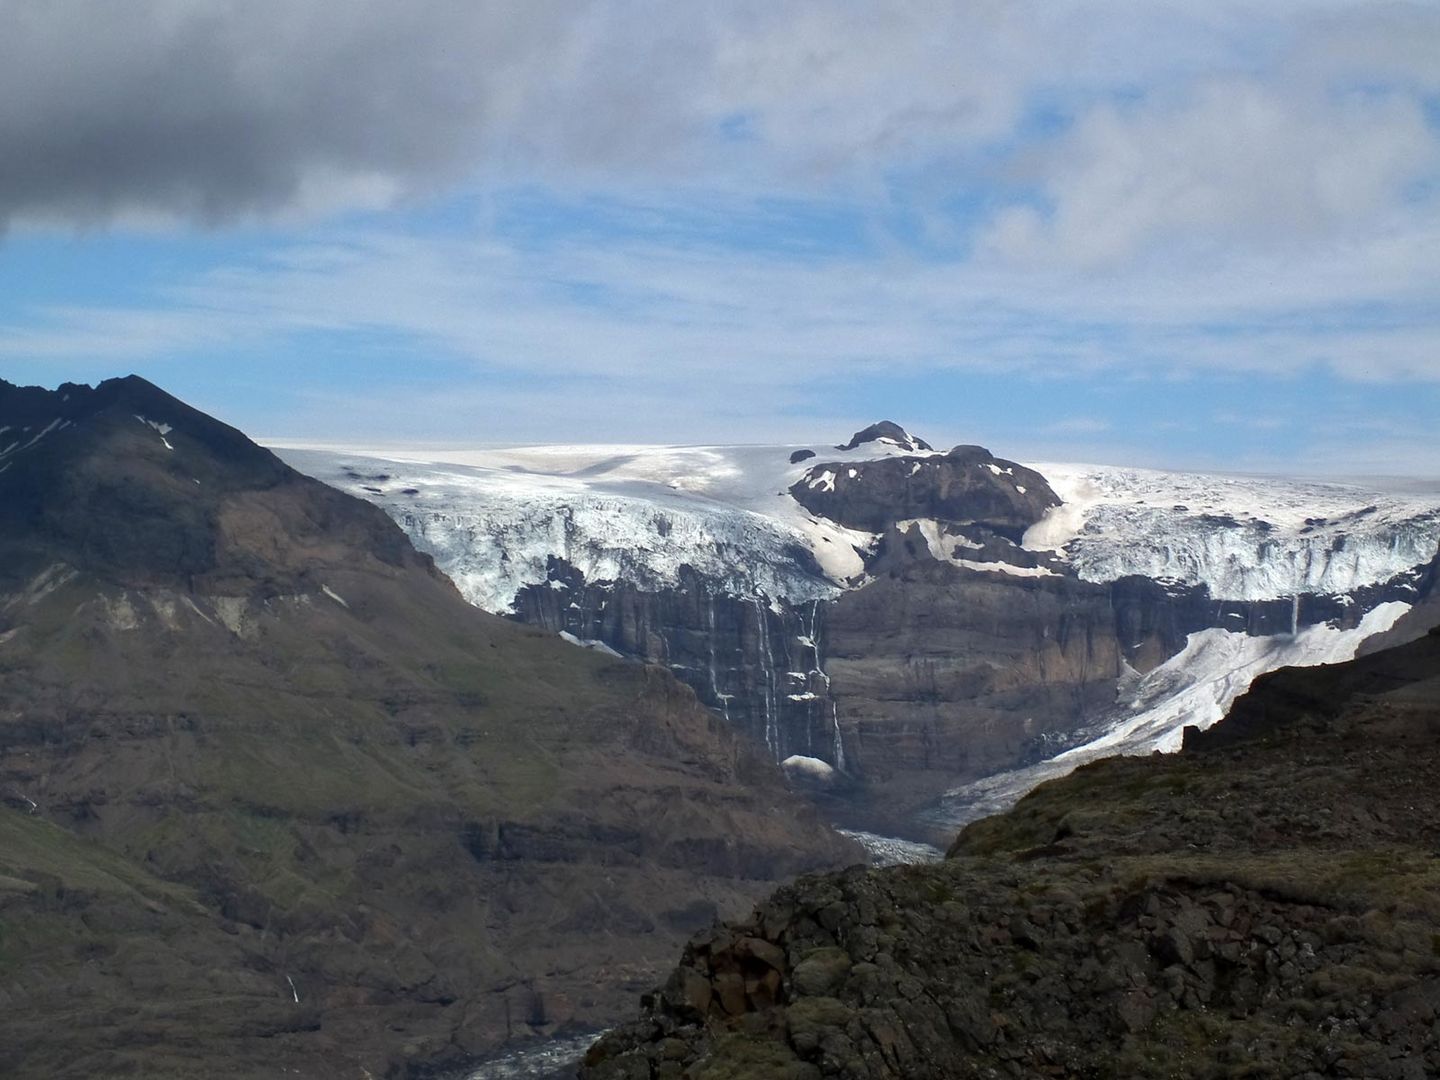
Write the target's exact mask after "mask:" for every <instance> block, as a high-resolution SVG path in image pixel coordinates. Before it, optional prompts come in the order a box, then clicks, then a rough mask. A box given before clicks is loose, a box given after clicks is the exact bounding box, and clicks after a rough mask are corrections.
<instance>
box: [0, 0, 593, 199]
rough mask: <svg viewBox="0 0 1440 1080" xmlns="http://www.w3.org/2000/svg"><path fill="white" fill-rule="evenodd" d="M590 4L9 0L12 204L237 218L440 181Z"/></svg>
mask: <svg viewBox="0 0 1440 1080" xmlns="http://www.w3.org/2000/svg"><path fill="white" fill-rule="evenodd" d="M582 16H583V11H582V9H581V8H579V7H576V6H574V5H570V4H561V3H549V2H546V0H538V2H537V0H526V3H524V4H516V5H509V4H470V3H442V2H432V0H409V2H406V3H403V4H400V3H376V2H373V0H372V2H365V0H353V2H352V0H345V2H333V0H321V2H313V0H244V2H227V0H201V2H191V0H126V2H125V3H116V4H110V3H101V4H97V3H93V2H90V0H46V2H44V3H32V2H30V0H14V2H10V0H0V26H3V27H4V30H3V33H0V221H4V220H7V219H13V218H16V217H30V216H34V217H40V218H45V217H54V218H59V219H62V220H68V221H78V222H85V221H99V220H105V219H109V218H112V217H114V216H116V215H121V214H140V215H144V214H158V215H162V216H166V217H175V216H178V217H182V218H189V219H200V220H209V221H221V220H226V219H230V218H234V217H236V216H244V215H250V214H256V213H264V212H269V211H275V210H282V209H288V208H293V207H297V206H299V207H302V208H303V207H305V206H306V205H316V206H324V205H326V204H329V203H341V204H343V203H347V202H354V201H360V202H364V201H367V200H369V199H375V198H380V199H383V198H385V197H386V196H387V195H394V194H404V193H406V192H409V191H414V190H425V189H426V188H429V187H432V186H434V185H436V184H442V183H444V182H446V181H448V180H451V179H453V178H454V177H456V176H457V175H459V174H461V173H462V172H463V171H464V170H465V169H467V168H468V167H470V166H472V165H473V163H474V162H475V160H476V159H477V157H479V156H480V155H482V154H483V153H484V152H485V150H486V146H487V142H490V143H493V142H494V140H495V139H496V138H497V132H499V133H503V131H504V129H505V128H506V127H507V126H508V124H509V120H510V117H512V116H513V115H514V114H515V112H516V111H517V109H519V108H521V107H522V105H524V104H525V103H524V102H521V101H519V100H517V98H522V97H527V96H533V94H534V93H535V90H536V86H535V81H534V77H535V74H536V73H537V72H543V71H544V70H545V68H546V66H547V64H549V63H551V62H556V63H562V64H563V63H564V57H565V54H566V53H567V50H569V49H571V48H572V44H571V36H572V29H573V28H574V27H575V26H576V25H577V22H578V21H579V19H580V18H581V17H582ZM517 68H518V69H519V75H518V76H517V71H516V69H517ZM507 114H508V115H507Z"/></svg>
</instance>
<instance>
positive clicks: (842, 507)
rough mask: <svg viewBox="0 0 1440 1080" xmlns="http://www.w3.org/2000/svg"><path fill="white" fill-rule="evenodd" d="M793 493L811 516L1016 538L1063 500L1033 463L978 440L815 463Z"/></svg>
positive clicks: (859, 525)
mask: <svg viewBox="0 0 1440 1080" xmlns="http://www.w3.org/2000/svg"><path fill="white" fill-rule="evenodd" d="M790 494H791V496H792V497H793V498H794V499H795V501H796V502H798V503H799V504H800V505H801V506H803V507H805V509H807V510H809V511H810V512H811V513H813V514H818V515H820V516H821V517H827V518H829V519H830V520H831V521H837V522H839V523H840V524H841V525H845V526H848V527H849V528H852V529H862V530H864V531H866V532H882V531H884V530H885V529H887V528H889V527H890V526H891V525H892V524H893V523H895V522H897V521H903V520H906V519H910V518H933V519H936V520H939V521H946V522H954V523H956V524H959V525H978V526H981V527H983V528H985V529H988V530H990V531H991V532H993V533H995V534H996V535H999V536H1003V537H1006V538H1008V539H1010V540H1012V541H1014V542H1015V543H1019V542H1020V539H1021V537H1022V536H1024V534H1025V530H1026V529H1028V528H1029V527H1030V526H1031V525H1034V524H1035V523H1036V522H1037V521H1039V520H1040V519H1041V518H1042V517H1043V516H1044V515H1045V511H1047V510H1049V509H1050V508H1051V507H1055V506H1059V505H1060V500H1059V498H1058V497H1056V495H1055V493H1054V492H1053V491H1051V490H1050V485H1049V484H1048V483H1047V482H1046V480H1045V478H1044V477H1043V476H1041V475H1040V474H1039V473H1037V472H1035V470H1033V469H1027V468H1025V466H1023V465H1017V464H1016V463H1015V462H1013V461H1005V460H1003V459H1001V458H997V457H995V456H994V455H993V454H991V453H990V451H988V450H986V449H985V448H984V447H980V446H957V447H955V448H954V449H953V450H951V451H950V452H949V453H948V454H945V455H944V456H943V457H937V456H928V457H885V458H879V459H877V460H874V461H856V462H848V463H844V462H826V463H821V464H817V465H812V466H811V467H810V469H809V470H808V471H807V472H806V473H805V475H804V476H802V477H801V478H800V479H799V480H798V481H797V482H796V483H795V484H793V485H792V486H791V488H790Z"/></svg>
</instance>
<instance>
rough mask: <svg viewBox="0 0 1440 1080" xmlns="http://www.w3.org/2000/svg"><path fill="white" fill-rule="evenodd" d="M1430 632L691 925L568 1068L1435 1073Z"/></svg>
mask: <svg viewBox="0 0 1440 1080" xmlns="http://www.w3.org/2000/svg"><path fill="white" fill-rule="evenodd" d="M1437 735H1440V631H1432V632H1431V633H1430V634H1429V635H1428V636H1425V637H1422V638H1420V639H1417V640H1415V641H1413V642H1411V643H1409V644H1406V645H1401V646H1397V647H1395V648H1392V649H1389V650H1385V651H1382V652H1379V653H1376V654H1373V655H1369V656H1365V657H1362V658H1360V659H1357V660H1354V661H1350V662H1347V663H1342V664H1336V665H1332V666H1328V667H1314V668H1305V669H1284V670H1281V671H1277V672H1274V673H1272V674H1268V675H1264V676H1262V677H1261V678H1259V679H1258V680H1257V681H1256V682H1255V684H1254V686H1253V687H1252V688H1251V689H1250V691H1249V692H1248V693H1246V694H1245V695H1244V696H1243V697H1241V698H1240V699H1239V700H1238V701H1237V702H1236V703H1235V705H1234V707H1233V708H1232V709H1231V711H1230V713H1229V716H1228V717H1227V718H1226V719H1225V720H1224V721H1223V722H1222V723H1219V724H1217V725H1215V726H1214V727H1212V728H1210V729H1209V730H1208V731H1206V732H1204V733H1201V732H1198V731H1195V732H1192V733H1190V734H1188V735H1187V737H1186V740H1185V746H1184V749H1183V750H1182V751H1181V752H1180V753H1177V754H1174V755H1154V756H1152V757H1149V758H1135V757H1128V758H1112V759H1109V760H1105V761H1100V762H1097V763H1094V764H1090V765H1087V766H1085V767H1084V768H1081V769H1079V770H1078V771H1076V772H1075V773H1073V774H1072V775H1070V776H1069V777H1067V778H1065V779H1061V780H1057V781H1055V782H1053V783H1050V784H1046V785H1044V786H1043V787H1041V788H1039V789H1037V790H1036V791H1034V792H1033V793H1032V794H1030V795H1029V796H1028V797H1026V798H1025V799H1023V800H1022V801H1021V802H1020V803H1019V804H1018V805H1017V806H1016V807H1015V808H1014V809H1013V810H1012V811H1010V812H1009V813H1006V814H1003V815H1000V816H998V817H992V818H988V819H986V820H983V821H979V822H976V823H974V824H972V825H970V826H968V827H967V828H966V829H965V831H964V832H963V833H962V834H961V835H960V837H959V839H958V840H957V841H956V842H955V844H954V846H953V848H952V849H951V851H950V854H949V857H948V858H947V859H946V860H945V862H943V863H941V864H935V865H929V866H909V867H897V868H892V869H889V870H865V869H862V868H855V869H853V870H849V871H845V872H843V873H839V874H829V875H820V876H814V877H808V878H804V879H801V880H800V881H799V882H796V883H795V884H794V885H792V886H787V887H785V888H782V889H781V890H779V891H778V892H776V893H775V894H774V895H773V896H772V897H770V898H769V899H768V900H766V901H765V902H764V903H763V904H761V905H760V906H759V907H758V908H757V909H756V911H755V912H754V914H753V915H752V916H751V917H750V918H748V919H746V920H743V921H741V922H737V923H731V924H728V925H725V926H721V927H717V928H714V929H712V930H709V931H706V932H704V933H702V934H700V935H697V937H695V938H694V939H693V940H692V941H691V943H690V944H689V945H688V946H687V948H686V949H685V952H684V955H683V958H682V960H681V962H680V965H679V966H678V967H677V968H676V969H675V971H674V972H673V973H672V974H671V975H670V977H669V978H668V979H667V980H666V981H665V982H664V984H663V986H662V987H661V988H660V989H658V990H656V991H655V992H653V993H652V994H651V995H649V996H647V997H646V998H645V1002H644V1005H643V1010H642V1017H641V1019H640V1020H639V1021H638V1022H636V1023H634V1024H632V1025H629V1026H627V1027H625V1028H622V1029H620V1030H618V1031H616V1032H612V1033H610V1034H609V1035H607V1036H606V1037H605V1038H604V1039H602V1040H601V1041H600V1042H599V1043H597V1044H596V1045H595V1046H594V1047H593V1048H592V1049H591V1050H590V1052H589V1054H588V1057H587V1059H586V1068H585V1069H583V1070H582V1075H583V1076H584V1077H586V1078H587V1080H619V1078H624V1080H650V1078H660V1077H668V1076H680V1075H684V1076H687V1077H692V1078H694V1080H720V1078H722V1077H723V1078H727V1080H744V1078H750V1077H753V1078H757V1080H758V1078H761V1077H764V1078H771V1077H777V1078H778V1077H787V1078H790V1080H817V1078H819V1077H821V1076H844V1077H855V1078H867V1080H869V1078H874V1080H879V1078H892V1077H893V1078H897V1080H898V1078H906V1080H925V1078H935V1080H940V1078H944V1080H961V1078H967V1077H974V1078H977V1080H978V1078H981V1077H999V1076H1016V1077H1020V1076H1024V1077H1031V1076H1069V1077H1119V1076H1123V1077H1134V1078H1137V1080H1144V1078H1156V1080H1159V1078H1162V1077H1163V1078H1171V1077H1195V1078H1214V1080H1219V1078H1222V1077H1237V1076H1257V1077H1258V1076H1276V1077H1306V1078H1311V1077H1367V1078H1375V1080H1412V1078H1413V1080H1421V1078H1424V1077H1430V1076H1436V1075H1440V1022H1437V1018H1440V943H1437V939H1436V934H1435V929H1436V927H1437V926H1440V860H1437V858H1436V853H1437V852H1440V824H1437V823H1440V794H1437V793H1440V739H1437Z"/></svg>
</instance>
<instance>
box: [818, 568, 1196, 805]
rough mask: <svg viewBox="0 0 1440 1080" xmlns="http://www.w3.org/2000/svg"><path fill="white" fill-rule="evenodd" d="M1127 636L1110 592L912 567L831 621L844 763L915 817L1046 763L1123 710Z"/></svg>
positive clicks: (877, 799) (852, 600)
mask: <svg viewBox="0 0 1440 1080" xmlns="http://www.w3.org/2000/svg"><path fill="white" fill-rule="evenodd" d="M1119 630H1120V627H1119V625H1118V620H1117V618H1116V613H1115V609H1114V607H1113V605H1112V599H1111V590H1110V588H1109V587H1107V586H1099V585H1091V584H1088V583H1086V582H1082V581H1078V580H1076V579H1074V578H1061V577H1055V578H1018V577H1011V576H1009V575H1006V574H1003V573H997V572H985V571H972V570H964V569H958V568H956V567H953V566H947V565H943V564H941V563H937V562H935V561H934V560H932V559H929V558H923V559H917V560H914V561H912V562H910V563H909V564H908V565H907V566H906V568H905V570H904V571H903V573H899V574H897V575H896V576H893V577H892V576H886V577H882V578H879V579H877V580H875V581H873V582H871V583H870V584H869V585H867V586H866V587H865V588H863V589H858V590H856V591H855V592H852V593H847V594H845V595H843V596H841V597H840V598H839V600H837V601H836V602H835V603H834V604H833V605H831V608H830V611H829V615H828V619H827V623H826V631H827V647H828V656H827V662H826V670H827V672H828V673H829V675H830V679H831V684H830V690H831V693H832V694H833V696H834V700H835V704H836V708H837V710H838V713H839V715H840V717H841V718H842V721H841V722H842V726H843V730H844V735H845V739H846V743H845V745H846V748H847V752H848V763H849V765H850V767H851V768H852V769H855V770H857V771H859V772H861V773H862V774H863V775H864V776H865V778H866V781H867V786H868V787H869V788H871V789H872V790H873V791H874V792H875V794H874V795H873V798H872V800H871V801H872V802H873V803H874V804H877V805H894V804H895V803H896V800H898V801H899V806H900V807H914V806H916V805H918V803H919V802H921V801H923V800H925V799H926V798H927V797H932V796H933V795H934V794H936V793H937V792H938V791H939V790H943V788H944V787H945V786H946V785H950V786H953V785H954V784H955V783H956V777H979V776H984V775H987V774H989V773H991V772H996V771H998V770H1001V769H1004V768H1008V767H1012V766H1013V765H1014V764H1015V763H1017V762H1022V761H1027V760H1035V759H1038V758H1039V757H1040V756H1043V755H1045V754H1046V752H1047V748H1053V747H1054V746H1055V745H1057V744H1058V740H1060V739H1063V738H1064V736H1065V735H1066V734H1067V733H1069V732H1070V731H1072V730H1074V729H1076V728H1078V727H1080V726H1083V725H1084V724H1086V723H1087V722H1093V721H1094V720H1095V719H1096V718H1097V717H1099V716H1100V715H1103V713H1104V712H1105V711H1106V710H1107V709H1109V708H1111V707H1113V704H1114V701H1115V685H1116V680H1117V679H1118V677H1119V676H1120V674H1121V669H1122V664H1123V662H1124V660H1125V657H1126V652H1125V650H1124V649H1123V648H1122V646H1121V642H1120V641H1119V638H1118V633H1119ZM1182 640H1183V636H1182Z"/></svg>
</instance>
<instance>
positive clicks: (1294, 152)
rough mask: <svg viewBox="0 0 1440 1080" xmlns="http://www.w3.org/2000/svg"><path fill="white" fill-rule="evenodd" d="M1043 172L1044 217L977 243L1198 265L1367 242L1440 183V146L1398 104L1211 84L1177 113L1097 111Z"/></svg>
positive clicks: (1000, 249)
mask: <svg viewBox="0 0 1440 1080" xmlns="http://www.w3.org/2000/svg"><path fill="white" fill-rule="evenodd" d="M1041 168H1042V170H1043V173H1044V175H1043V179H1042V180H1041V186H1042V190H1043V192H1044V193H1045V197H1046V202H1047V203H1048V204H1049V205H1048V207H1047V209H1045V210H1043V211H1042V210H1037V209H1036V208H1034V207H1033V206H1028V205H1027V206H1016V207H1011V208H1009V209H1007V210H1005V211H1004V212H1003V213H1001V214H1000V215H999V217H998V218H997V220H996V222H995V223H994V225H993V226H992V228H991V230H990V232H989V235H988V237H987V238H986V245H987V246H988V247H989V248H990V249H991V250H993V251H994V252H995V253H997V254H998V255H999V256H1001V257H1002V258H1005V259H1009V260H1015V261H1020V262H1025V263H1031V264H1034V263H1048V262H1053V261H1055V260H1060V261H1063V262H1065V263H1068V264H1070V265H1075V266H1079V267H1087V268H1088V267H1096V266H1108V265H1114V264H1117V263H1128V262H1132V261H1133V260H1135V259H1136V257H1137V256H1142V255H1149V254H1152V253H1154V252H1155V251H1157V250H1161V251H1163V252H1164V253H1165V256H1166V257H1168V258H1170V259H1175V258H1185V259H1187V260H1199V261H1201V262H1204V261H1211V260H1214V259H1217V258H1218V259H1224V258H1228V257H1229V256H1230V254H1231V253H1233V252H1234V251H1236V250H1245V249H1260V250H1267V249H1273V248H1285V247H1290V248H1294V247H1296V246H1299V245H1305V244H1308V243H1311V242H1314V241H1317V240H1319V241H1322V242H1330V243H1333V242H1335V241H1336V240H1343V239H1347V238H1349V237H1359V238H1362V239H1363V238H1364V237H1366V236H1367V235H1369V234H1370V233H1371V232H1372V231H1373V229H1374V227H1375V225H1376V223H1377V219H1378V218H1382V217H1384V216H1385V215H1387V214H1389V213H1391V212H1392V211H1394V210H1395V209H1396V208H1397V207H1401V206H1403V205H1404V203H1405V201H1406V199H1407V197H1408V190H1409V188H1410V187H1411V186H1412V185H1415V184H1417V183H1419V182H1422V181H1424V180H1425V179H1426V178H1428V177H1433V176H1434V175H1435V174H1436V173H1437V171H1440V135H1437V133H1436V132H1435V131H1434V130H1433V129H1432V128H1431V127H1430V125H1429V124H1428V123H1427V121H1426V118H1425V115H1424V112H1423V108H1422V105H1421V103H1420V102H1419V101H1418V100H1416V99H1415V98H1413V97H1409V96H1404V95H1401V94H1398V93H1384V94H1380V93H1362V92H1359V91H1352V92H1342V91H1336V90H1331V89H1328V88H1318V89H1316V90H1315V91H1314V92H1313V93H1312V94H1309V95H1300V94H1296V93H1293V92H1288V91H1284V90H1277V89H1275V88H1272V87H1267V86H1264V85H1262V84H1260V83H1257V82H1255V81H1253V80H1244V81H1226V82H1211V83H1207V84H1203V85H1200V86H1197V87H1193V88H1190V89H1189V90H1188V91H1187V92H1186V93H1185V94H1184V95H1183V99H1182V100H1179V101H1173V100H1167V99H1165V98H1163V97H1162V98H1161V99H1160V100H1151V99H1146V100H1143V101H1140V102H1135V103H1131V104H1124V105H1116V104H1110V103H1107V104H1102V105H1099V106H1097V107H1095V108H1094V109H1092V110H1091V111H1090V112H1088V113H1087V114H1086V115H1085V116H1084V117H1082V118H1081V119H1080V121H1079V122H1078V123H1077V124H1076V126H1075V129H1074V131H1073V132H1071V133H1069V134H1068V135H1067V136H1066V137H1065V138H1064V139H1063V140H1062V141H1061V142H1060V144H1059V145H1058V146H1056V147H1055V148H1054V149H1053V150H1051V151H1050V152H1049V153H1048V154H1047V155H1046V160H1045V161H1044V163H1043V165H1042V166H1041Z"/></svg>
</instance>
